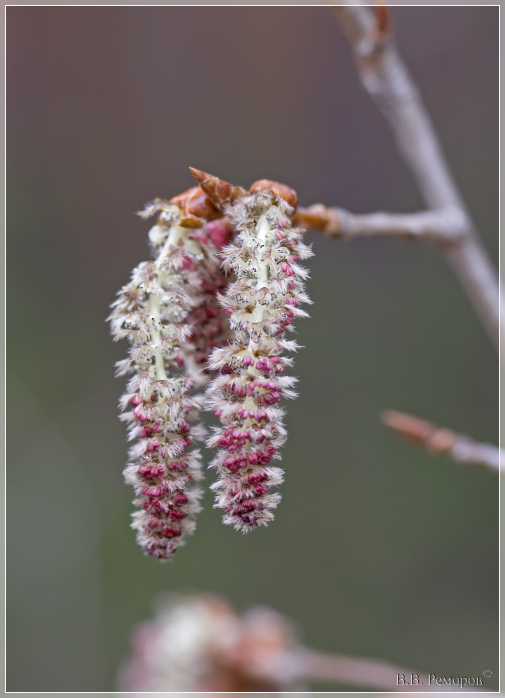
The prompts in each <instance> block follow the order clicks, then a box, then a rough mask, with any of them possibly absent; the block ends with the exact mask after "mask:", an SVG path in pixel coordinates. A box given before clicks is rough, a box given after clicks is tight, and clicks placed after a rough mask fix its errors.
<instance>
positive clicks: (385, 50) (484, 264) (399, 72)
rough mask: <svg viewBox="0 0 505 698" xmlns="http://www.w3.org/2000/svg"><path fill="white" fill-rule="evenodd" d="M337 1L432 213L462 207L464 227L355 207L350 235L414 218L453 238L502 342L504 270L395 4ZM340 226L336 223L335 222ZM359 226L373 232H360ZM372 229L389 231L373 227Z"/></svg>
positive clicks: (361, 67) (450, 250) (463, 272)
mask: <svg viewBox="0 0 505 698" xmlns="http://www.w3.org/2000/svg"><path fill="white" fill-rule="evenodd" d="M331 9H332V10H333V12H334V13H335V15H336V17H337V19H338V21H339V22H340V24H341V26H342V29H343V31H344V33H345V34H346V36H347V38H348V39H349V41H350V43H351V45H352V48H353V51H354V57H355V59H356V63H357V67H358V71H359V75H360V78H361V82H362V84H363V86H364V88H365V89H366V91H367V92H368V94H369V95H370V96H371V97H372V99H373V100H374V101H375V102H376V104H377V105H378V106H379V108H380V109H381V111H382V112H383V114H384V116H385V117H386V119H387V121H388V122H389V124H390V126H391V128H392V131H393V134H394V136H395V139H396V144H397V147H398V150H399V152H400V155H401V156H402V157H403V159H404V161H405V163H406V165H407V166H408V168H409V169H410V171H411V173H412V176H413V177H414V180H415V182H416V184H417V186H418V188H419V190H420V192H421V194H422V196H423V198H424V201H425V203H426V205H427V206H428V208H429V209H431V211H430V213H432V214H435V213H436V212H439V213H440V211H445V212H446V213H448V212H458V214H459V217H460V231H459V233H458V235H456V236H455V237H452V238H451V239H450V240H448V239H447V238H445V236H444V233H443V228H444V226H442V228H441V229H440V230H438V232H436V231H435V230H434V229H433V227H432V224H433V220H430V221H429V223H430V224H429V225H428V226H427V228H425V230H426V231H428V232H426V233H425V234H424V235H422V234H416V232H412V231H416V230H417V229H418V228H417V227H416V225H417V226H419V225H420V227H421V228H423V224H425V223H426V220H424V219H422V218H417V217H418V216H421V214H412V215H411V216H410V217H409V218H410V220H405V217H402V218H403V220H401V219H400V218H398V217H397V216H393V214H391V218H390V220H389V221H387V220H386V219H385V218H384V216H385V215H386V214H380V215H381V216H383V218H382V220H381V219H379V221H377V220H376V217H377V216H378V215H379V214H371V215H370V216H368V217H367V216H354V219H353V218H352V214H349V216H351V218H350V217H348V218H347V225H348V226H350V227H351V229H352V230H353V232H352V234H350V235H349V234H348V235H347V237H354V236H357V235H359V234H365V235H369V234H393V235H395V234H396V235H400V234H401V233H400V232H397V231H398V230H401V228H402V226H403V225H404V224H405V223H410V224H411V228H410V229H409V230H408V232H407V234H408V235H409V236H410V237H426V238H429V239H431V240H433V241H434V242H438V243H449V244H442V245H440V246H441V247H442V248H443V250H444V254H445V256H446V258H447V260H448V261H449V263H450V264H451V265H452V267H453V268H454V270H455V272H456V274H457V276H458V277H459V280H460V282H461V284H462V285H463V287H464V289H465V291H466V293H467V295H468V297H469V298H470V301H471V302H472V304H473V306H474V308H475V311H476V312H477V314H478V316H479V317H480V319H481V321H482V323H483V324H484V326H485V328H486V329H487V331H488V333H489V336H490V337H491V339H492V340H493V342H494V343H495V345H496V347H498V346H499V344H500V338H499V336H500V302H499V298H500V294H501V291H500V287H499V281H498V275H497V273H496V270H495V269H494V267H493V265H492V263H491V261H490V259H489V256H488V254H487V252H486V250H485V248H484V246H483V244H482V242H481V240H480V238H479V235H478V233H477V230H476V228H475V225H474V223H473V221H472V219H471V217H470V214H469V212H468V210H467V208H466V206H465V204H464V201H463V199H462V196H461V194H460V192H459V190H458V188H457V186H456V184H455V182H454V179H453V177H452V175H451V173H450V171H449V168H448V165H447V163H446V161H445V158H444V155H443V153H442V150H441V147H440V144H439V141H438V137H437V135H436V133H435V130H434V128H433V125H432V123H431V120H430V117H429V115H428V113H427V111H426V109H425V107H424V104H423V102H422V99H421V96H420V94H419V90H418V89H417V86H416V85H415V83H414V81H413V79H412V77H411V75H410V74H409V72H408V70H407V68H406V66H405V64H404V63H403V61H402V59H401V57H400V56H399V54H398V52H397V50H396V48H395V46H394V43H393V40H392V34H391V17H390V15H389V11H388V10H387V9H386V8H385V7H377V8H375V12H373V11H372V10H371V9H370V8H368V7H365V6H358V5H354V6H351V5H333V6H332V7H331ZM312 208H313V207H312ZM308 210H309V211H310V210H311V209H308ZM327 211H329V212H330V213H329V219H331V220H337V221H338V220H341V219H339V213H340V210H339V209H327ZM302 215H303V213H302ZM343 218H344V219H345V216H344V217H343ZM371 219H372V220H371ZM418 221H420V224H419V223H418ZM353 223H354V224H355V227H354V228H353V227H352V226H353ZM387 223H389V224H390V226H389V233H386V232H385V231H386V224H387ZM344 226H345V223H344ZM360 226H361V227H360ZM333 229H334V228H332V227H331V225H330V227H329V229H328V230H329V231H330V230H333ZM359 230H362V231H366V232H362V233H359V232H358V231H359ZM370 230H374V231H384V232H382V233H381V232H374V233H371V232H370ZM328 234H332V233H331V232H328ZM336 236H337V237H338V234H336ZM341 237H346V235H345V234H343V235H341Z"/></svg>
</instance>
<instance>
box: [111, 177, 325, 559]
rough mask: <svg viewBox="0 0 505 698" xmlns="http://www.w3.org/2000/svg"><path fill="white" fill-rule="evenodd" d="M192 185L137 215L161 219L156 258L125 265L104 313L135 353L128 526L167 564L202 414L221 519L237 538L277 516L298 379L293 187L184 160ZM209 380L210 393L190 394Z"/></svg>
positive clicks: (197, 458) (194, 486)
mask: <svg viewBox="0 0 505 698" xmlns="http://www.w3.org/2000/svg"><path fill="white" fill-rule="evenodd" d="M191 171H192V174H193V176H194V177H195V179H196V181H197V183H198V185H199V186H198V187H195V188H193V189H189V190H188V191H186V192H184V193H183V194H181V195H180V196H176V197H174V198H173V199H171V200H170V201H165V200H161V199H156V200H155V201H154V202H152V203H151V204H149V205H148V206H147V207H146V208H145V210H144V211H143V212H142V213H141V214H140V215H141V216H142V217H144V218H149V217H150V216H153V215H157V222H156V224H155V225H154V227H152V228H151V230H150V231H149V240H150V243H151V246H152V250H153V256H154V261H150V262H142V263H141V264H139V266H138V267H136V268H135V269H134V270H133V273H132V278H131V281H130V283H129V284H127V285H126V286H124V287H123V288H122V289H121V291H120V292H119V294H118V298H117V300H116V301H115V302H114V303H113V306H112V308H113V310H112V313H111V315H110V317H109V320H110V321H111V329H112V334H113V336H114V339H115V340H118V339H122V338H124V337H127V338H128V339H129V340H130V342H131V348H130V351H129V356H128V358H126V359H125V360H124V361H119V362H118V364H117V374H118V375H120V376H121V375H125V374H132V375H131V378H130V379H129V382H128V384H127V388H126V392H125V394H124V395H123V396H122V397H121V400H120V406H121V409H122V411H123V412H122V415H121V419H123V420H124V421H126V422H127V423H128V436H129V439H130V440H132V441H135V444H134V445H133V446H132V448H131V449H130V451H129V463H128V465H127V467H126V469H125V471H124V475H125V479H126V481H127V482H128V483H130V484H131V485H133V487H134V489H135V493H136V499H135V500H134V504H135V505H136V506H137V507H138V511H136V512H135V513H134V514H133V524H132V527H133V528H134V529H135V530H136V532H137V541H138V543H139V544H140V545H141V546H142V547H143V548H144V550H145V551H146V553H148V554H149V555H154V556H155V557H157V558H159V559H161V560H169V559H171V557H172V556H173V554H174V552H175V551H176V549H177V548H178V547H179V546H180V545H181V544H182V543H183V541H184V538H185V537H186V536H187V535H188V534H190V533H192V532H193V531H194V528H195V522H194V516H195V514H197V513H198V512H199V511H200V508H201V507H200V505H199V501H200V498H201V496H202V490H201V489H200V488H199V487H198V482H199V481H200V480H201V479H202V472H201V453H200V451H199V450H198V449H195V448H194V443H195V442H198V441H201V440H203V439H204V437H205V434H206V431H205V429H204V428H203V426H202V425H201V424H199V423H198V415H199V412H200V411H201V410H202V409H207V410H213V411H214V414H215V415H216V416H217V417H219V419H220V422H221V426H220V427H217V428H216V427H215V428H214V429H213V434H212V436H211V437H210V438H209V439H208V440H207V446H208V447H211V448H213V447H218V448H219V450H218V452H217V455H216V456H215V458H214V459H213V460H212V462H211V463H210V466H209V467H212V468H215V469H216V470H217V472H218V479H217V481H216V482H215V483H214V484H213V485H211V489H212V490H213V491H214V492H215V493H216V506H217V507H219V508H222V509H224V511H225V512H226V513H225V516H224V517H223V522H224V523H225V524H231V525H233V526H234V528H235V529H237V530H240V531H242V532H244V533H247V532H248V531H250V530H252V529H254V528H256V527H257V526H260V525H267V524H268V522H269V521H271V520H272V519H273V513H272V510H273V509H274V508H275V507H276V506H277V504H278V502H279V500H280V494H278V493H276V492H271V488H272V487H275V486H277V485H280V484H281V482H282V481H283V471H282V470H281V468H279V467H278V466H276V465H273V461H275V460H278V459H280V454H279V448H280V446H282V444H283V443H284V441H285V439H286V430H285V427H284V425H283V416H284V410H283V409H282V408H281V407H279V403H280V402H281V398H282V397H284V398H294V397H296V393H295V391H294V390H293V386H294V384H295V382H296V378H293V377H291V376H286V375H285V374H284V371H285V369H286V367H288V366H290V365H291V363H292V360H291V359H289V358H288V357H286V356H284V355H283V352H285V351H295V350H296V349H297V344H296V342H295V341H293V340H289V339H286V338H285V333H286V331H289V330H292V329H293V321H294V319H295V317H297V316H302V317H304V316H306V315H307V313H306V312H305V311H304V310H302V309H301V308H300V307H299V306H300V304H301V303H304V302H305V303H309V302H310V300H309V298H308V297H307V295H306V294H305V292H304V284H303V280H304V279H305V278H307V271H306V270H305V269H304V268H303V267H302V266H300V265H299V264H298V261H299V260H303V259H306V258H308V257H310V256H312V251H311V249H310V247H308V246H307V245H305V244H304V243H303V242H302V233H303V232H304V231H303V230H301V229H300V228H296V227H293V219H294V216H295V213H296V204H297V196H296V193H295V192H294V191H293V190H292V189H290V188H289V187H287V186H286V185H283V184H279V183H277V182H272V181H269V180H260V181H258V182H255V183H254V184H253V185H252V186H251V188H250V189H249V190H248V191H247V190H245V189H242V188H240V187H234V186H232V185H231V184H228V183H227V182H224V181H223V180H220V179H218V178H216V177H212V176H210V175H207V174H205V173H204V172H201V171H199V170H193V169H191ZM205 386H207V390H206V393H205V394H198V393H197V392H195V390H196V391H198V389H200V390H201V389H202V388H203V387H205Z"/></svg>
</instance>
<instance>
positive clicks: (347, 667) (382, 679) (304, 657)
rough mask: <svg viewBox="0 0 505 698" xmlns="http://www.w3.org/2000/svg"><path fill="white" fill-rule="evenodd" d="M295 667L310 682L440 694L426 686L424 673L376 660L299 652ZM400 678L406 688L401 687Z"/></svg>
mask: <svg viewBox="0 0 505 698" xmlns="http://www.w3.org/2000/svg"><path fill="white" fill-rule="evenodd" d="M299 666H300V671H301V672H303V675H304V676H305V677H306V678H308V679H312V680H313V681H335V682H336V683H340V684H348V685H351V686H360V687H362V688H371V689H375V690H381V691H382V690H384V691H406V690H407V691H409V692H410V691H434V690H439V691H440V686H436V685H430V682H429V677H428V676H426V675H425V674H418V673H416V672H414V671H411V670H410V669H402V668H400V667H397V666H395V665H394V664H390V663H389V662H385V661H382V660H377V659H357V658H356V657H347V656H345V655H338V654H325V653H324V652H317V651H315V650H303V651H302V653H301V655H300V658H299ZM399 677H400V678H399ZM402 677H403V678H404V680H405V681H406V682H407V681H408V682H409V684H410V685H407V684H406V683H405V684H402ZM412 677H414V679H413V680H412ZM416 681H419V684H417V683H415V682H416ZM412 683H414V685H412Z"/></svg>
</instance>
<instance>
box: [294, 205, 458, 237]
mask: <svg viewBox="0 0 505 698" xmlns="http://www.w3.org/2000/svg"><path fill="white" fill-rule="evenodd" d="M296 223H297V224H300V225H303V226H304V227H305V228H306V229H307V230H311V229H317V230H321V231H322V232H323V233H324V234H325V235H327V236H328V237H335V238H340V239H342V240H351V239H353V238H356V237H399V238H405V239H411V240H414V239H425V240H429V241H431V242H433V243H435V244H437V245H439V246H441V247H443V246H446V245H451V244H454V243H456V242H458V241H459V240H461V239H462V238H463V237H464V236H465V234H466V229H465V221H464V218H463V216H462V215H461V212H460V211H459V210H458V209H456V208H446V209H440V210H437V211H435V210H433V211H419V212H418V213H386V212H383V211H380V212H377V213H365V214H356V213H351V212H350V211H346V210H345V209H343V208H327V207H326V206H324V205H323V204H314V205H313V206H310V207H309V208H298V209H297V212H296Z"/></svg>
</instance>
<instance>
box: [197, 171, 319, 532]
mask: <svg viewBox="0 0 505 698" xmlns="http://www.w3.org/2000/svg"><path fill="white" fill-rule="evenodd" d="M250 191H251V192H253V193H252V194H250V195H248V196H246V197H243V198H241V199H238V200H237V201H236V202H234V203H232V204H230V205H228V206H227V208H226V211H227V213H228V216H229V218H230V220H231V223H232V225H233V226H234V227H235V228H236V229H237V230H238V231H239V234H238V235H237V237H236V239H235V241H234V242H233V243H232V244H229V245H228V246H227V247H225V248H224V249H223V250H222V252H221V256H222V257H223V259H224V266H225V268H227V269H230V270H232V271H234V272H235V274H236V277H237V279H236V281H234V282H233V283H231V284H230V285H229V286H228V288H227V290H226V293H225V294H224V295H220V296H219V300H220V302H221V304H222V306H223V308H224V309H225V312H226V313H227V315H228V316H229V318H230V324H231V327H232V329H233V330H234V331H235V338H234V341H233V342H232V343H231V344H230V345H229V346H227V347H222V348H216V349H214V351H213V353H212V355H211V357H210V359H209V367H210V369H211V370H213V371H219V375H217V376H216V378H215V379H214V380H213V381H212V382H211V384H210V386H209V388H208V391H207V400H208V405H209V407H211V408H213V409H214V410H215V414H216V415H217V416H218V417H219V418H220V420H221V423H222V426H221V427H219V428H216V429H214V434H213V436H212V437H211V438H210V439H209V440H208V442H207V445H208V446H220V447H221V450H220V451H219V452H218V454H217V456H216V457H215V458H214V460H213V461H212V463H211V467H214V468H216V469H217V471H218V473H219V479H218V481H217V482H216V483H215V484H213V485H212V486H211V488H212V489H213V490H214V491H215V492H216V493H217V497H216V506H217V507H220V508H222V509H224V510H225V511H226V515H225V516H224V517H223V522H224V523H226V524H231V525H233V526H234V528H235V529H236V530H240V531H242V532H244V533H247V532H248V531H250V530H252V529H254V528H255V527H257V526H259V525H267V524H268V522H269V521H271V520H272V519H273V513H272V510H273V509H274V508H275V507H276V506H277V504H278V502H279V500H280V494H278V493H274V494H271V493H269V489H270V487H272V486H275V485H279V484H281V483H282V481H283V471H282V470H281V468H279V467H278V466H273V465H271V464H270V463H271V461H272V460H274V459H279V458H280V455H279V447H280V446H282V444H283V443H284V441H285V439H286V430H285V428H284V425H283V415H284V411H283V409H282V408H280V407H278V403H280V401H281V397H285V398H294V397H296V392H295V391H294V390H293V386H294V384H295V383H296V378H293V377H288V376H283V375H282V374H283V372H284V370H285V368H286V366H290V365H291V363H292V361H291V360H290V359H288V358H287V357H285V356H281V353H282V352H283V351H284V350H287V351H295V350H296V349H297V344H296V342H294V341H290V340H287V339H285V337H284V333H285V332H286V330H292V329H293V327H292V325H293V321H294V318H295V316H299V317H305V316H307V313H306V312H305V311H304V310H302V309H300V308H299V307H298V306H299V304H300V303H301V302H306V303H310V300H309V298H308V297H307V295H306V294H305V292H304V286H303V279H305V278H307V276H308V274H307V272H306V270H305V269H304V268H303V267H301V266H300V265H298V264H297V263H296V262H297V260H298V259H306V258H308V257H310V256H312V251H311V249H310V248H309V247H307V246H306V245H305V244H304V243H303V242H302V236H301V232H302V231H300V229H295V228H293V227H292V220H291V219H292V216H293V213H294V208H293V205H296V194H295V193H294V192H293V190H291V189H289V188H288V187H286V186H285V185H279V184H277V183H273V182H269V181H268V180H261V181H260V182H257V183H256V184H255V185H253V187H251V190H250ZM288 202H289V203H288ZM291 204H293V205H291Z"/></svg>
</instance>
